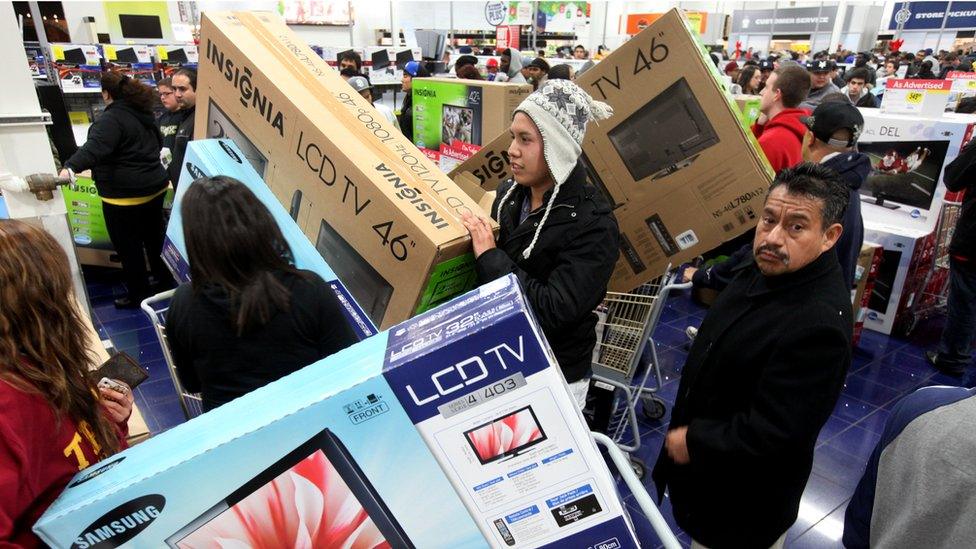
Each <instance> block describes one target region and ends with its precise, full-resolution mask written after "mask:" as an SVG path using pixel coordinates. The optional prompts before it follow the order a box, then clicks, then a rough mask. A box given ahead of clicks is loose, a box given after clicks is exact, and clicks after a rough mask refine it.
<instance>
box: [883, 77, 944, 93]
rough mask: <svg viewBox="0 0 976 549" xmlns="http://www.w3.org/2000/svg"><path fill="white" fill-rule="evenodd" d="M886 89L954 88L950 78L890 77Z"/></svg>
mask: <svg viewBox="0 0 976 549" xmlns="http://www.w3.org/2000/svg"><path fill="white" fill-rule="evenodd" d="M885 89H889V90H944V91H949V90H951V89H952V82H950V81H948V80H918V79H902V78H889V79H888V80H886V81H885Z"/></svg>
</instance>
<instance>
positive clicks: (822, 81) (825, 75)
mask: <svg viewBox="0 0 976 549" xmlns="http://www.w3.org/2000/svg"><path fill="white" fill-rule="evenodd" d="M833 65H834V62H833V61H831V60H829V59H817V60H815V61H810V62H809V63H807V72H809V73H810V93H809V94H808V95H807V100H806V101H804V102H803V103H802V104H801V105H800V108H801V109H807V110H808V111H812V110H813V109H816V108H817V105H819V104H820V101H821V100H822V99H823V98H824V96H825V95H828V94H831V93H840V88H838V87H837V86H836V85H835V84H834V83H833V82H831V81H830V71H832V70H833Z"/></svg>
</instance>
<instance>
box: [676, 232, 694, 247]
mask: <svg viewBox="0 0 976 549" xmlns="http://www.w3.org/2000/svg"><path fill="white" fill-rule="evenodd" d="M675 240H677V241H678V247H679V248H681V249H682V250H687V249H688V248H690V247H692V246H694V245H695V244H698V235H696V234H695V231H693V230H691V229H688V230H687V231H685V232H683V233H681V234H679V235H678V238H676V239H675Z"/></svg>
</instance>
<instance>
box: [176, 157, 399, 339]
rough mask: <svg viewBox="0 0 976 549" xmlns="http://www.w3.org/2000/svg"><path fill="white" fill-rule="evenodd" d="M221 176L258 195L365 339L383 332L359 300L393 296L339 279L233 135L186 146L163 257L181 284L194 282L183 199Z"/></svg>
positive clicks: (302, 263)
mask: <svg viewBox="0 0 976 549" xmlns="http://www.w3.org/2000/svg"><path fill="white" fill-rule="evenodd" d="M218 175H224V176H228V177H233V178H234V179H237V180H238V181H240V182H241V183H243V184H244V185H245V186H246V187H247V188H248V189H250V190H251V192H253V193H254V195H255V196H256V197H257V199H258V200H260V201H261V203H262V204H264V206H265V207H266V208H268V212H270V213H271V217H273V218H274V220H275V222H277V224H278V228H279V229H280V230H281V234H282V236H284V238H285V241H286V242H288V245H289V247H290V248H291V254H292V259H293V261H294V265H295V266H296V267H298V268H299V269H306V270H309V271H312V272H314V273H315V274H317V275H319V276H320V277H322V280H324V281H325V282H326V283H328V285H329V287H330V288H332V290H333V291H334V292H335V294H336V297H337V298H338V300H339V303H340V304H341V305H342V312H343V314H344V315H345V318H346V322H348V323H349V325H350V326H351V327H352V329H353V331H354V332H356V335H358V336H359V338H360V339H363V338H366V337H369V336H371V335H374V334H375V333H376V332H377V331H378V330H377V329H376V326H375V325H374V324H373V323H372V322H371V321H370V319H369V317H368V316H367V314H366V312H364V310H363V307H361V306H360V303H363V304H366V305H367V307H368V308H369V309H375V308H376V307H378V306H380V305H378V303H379V302H380V301H381V300H383V299H385V298H387V297H388V295H387V294H383V293H382V292H379V291H377V289H376V288H375V287H373V286H370V282H371V281H370V279H368V278H367V277H350V278H347V279H346V280H339V279H338V277H337V276H336V274H335V272H334V271H333V270H332V267H330V266H329V264H328V263H326V261H325V259H324V257H323V256H325V255H328V254H327V253H324V252H322V251H321V250H318V249H316V247H315V245H313V244H312V243H311V242H309V240H308V238H306V237H305V235H304V234H303V233H302V231H301V229H299V227H298V225H296V224H295V221H294V219H293V218H292V217H291V216H289V214H288V212H287V211H286V210H285V208H284V207H283V206H282V205H281V204H280V203H279V202H278V200H277V199H276V198H275V196H274V194H273V193H272V192H271V190H270V189H269V188H268V186H267V185H265V184H264V181H262V180H261V176H259V175H258V174H257V172H255V171H254V168H253V167H251V164H250V163H249V162H247V160H246V159H245V158H244V153H243V152H241V150H240V149H239V148H237V146H236V145H234V142H233V141H231V140H229V139H219V140H218V139H202V140H198V141H191V142H190V143H189V144H188V146H187V151H186V158H185V160H184V163H183V171H182V172H181V173H180V184H179V185H178V187H177V192H176V197H175V199H174V201H173V212H172V214H171V215H170V218H169V225H168V226H167V227H166V238H165V240H164V241H163V261H165V262H166V265H167V266H168V267H169V268H170V270H171V271H172V272H173V275H174V276H175V277H176V279H177V280H178V281H179V282H181V283H185V282H188V281H189V280H190V265H189V262H188V258H189V255H187V253H186V241H185V240H184V238H183V212H182V204H183V197H184V196H186V192H187V189H189V188H190V187H191V186H193V184H194V183H193V182H194V181H195V180H197V179H199V178H201V177H215V176H218ZM369 309H367V310H369Z"/></svg>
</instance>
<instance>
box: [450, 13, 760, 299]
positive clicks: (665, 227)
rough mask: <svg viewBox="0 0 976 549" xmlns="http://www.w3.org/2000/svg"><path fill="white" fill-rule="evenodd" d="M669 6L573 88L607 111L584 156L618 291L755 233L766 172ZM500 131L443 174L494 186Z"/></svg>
mask: <svg viewBox="0 0 976 549" xmlns="http://www.w3.org/2000/svg"><path fill="white" fill-rule="evenodd" d="M719 78H720V75H719V74H718V71H717V70H716V69H715V66H714V64H713V63H712V62H711V59H710V58H709V57H708V55H707V54H706V53H705V52H704V50H703V49H702V46H701V44H700V43H699V42H698V39H697V38H695V36H694V35H693V33H692V31H691V30H689V28H688V26H687V22H686V21H685V20H684V18H683V16H682V15H681V12H680V11H679V10H676V9H675V10H671V11H669V12H668V13H666V14H665V15H664V16H662V17H661V18H660V19H658V20H657V21H655V22H654V23H652V24H651V25H650V26H648V28H646V29H645V30H643V31H642V32H641V33H640V34H638V35H636V36H634V37H633V38H632V39H630V40H629V41H628V42H627V43H626V44H624V45H623V46H621V47H619V48H617V49H616V50H614V51H613V53H611V54H610V55H609V56H608V57H607V58H606V59H604V60H603V61H601V62H600V63H598V64H597V65H596V66H595V67H593V68H592V69H590V70H588V71H586V72H585V73H583V74H582V75H580V77H579V78H578V79H577V80H576V83H577V84H578V85H579V86H580V87H581V88H583V89H584V90H585V91H586V92H588V93H589V94H590V95H592V96H593V98H594V99H597V100H600V101H604V102H606V103H609V104H610V106H612V107H613V110H614V114H613V116H612V117H610V118H609V119H607V120H603V121H600V122H599V123H593V122H591V123H590V124H589V125H588V126H587V131H586V136H585V137H584V141H583V157H582V161H583V163H584V165H585V166H586V168H587V174H588V178H589V180H590V182H591V183H592V184H593V185H594V186H596V187H597V189H599V190H600V191H601V192H602V193H603V194H604V196H605V197H606V199H607V202H608V203H609V204H610V205H611V207H612V208H614V214H615V215H616V217H617V221H618V223H619V225H620V236H621V238H620V242H621V249H620V258H619V259H618V261H617V266H616V268H615V269H614V273H613V277H612V278H611V280H610V289H611V290H613V291H622V292H627V291H630V290H632V289H633V288H636V287H637V286H639V285H641V284H643V283H645V282H647V281H649V280H651V279H653V278H655V277H657V276H660V274H661V272H663V271H664V269H665V267H667V266H668V265H677V264H679V263H682V262H684V261H689V260H690V259H691V258H693V257H695V256H697V255H700V254H702V253H704V252H706V251H708V250H711V249H712V248H714V247H716V246H718V245H719V244H721V243H722V242H724V241H726V240H729V239H731V238H733V237H736V236H738V235H740V234H742V233H743V232H745V231H747V230H748V229H750V228H752V227H755V225H756V223H757V222H758V220H759V217H758V212H760V211H761V210H762V205H763V201H764V200H765V196H766V191H767V190H768V189H769V184H770V183H771V182H772V176H773V173H772V169H771V168H770V167H769V163H768V162H767V160H766V157H765V156H764V155H763V153H762V152H761V150H760V149H759V144H758V143H757V142H756V140H755V138H754V137H753V135H752V132H751V131H749V130H748V128H746V127H745V126H744V124H743V122H742V121H741V118H740V117H741V116H742V115H741V113H740V112H739V107H738V106H737V105H736V104H735V102H734V101H733V100H732V99H731V98H730V97H729V96H728V95H727V94H726V93H725V91H724V90H723V89H722V86H721V84H720V82H719ZM510 143H511V139H510V138H508V137H507V135H504V134H503V135H502V136H499V137H498V138H496V139H494V140H492V141H491V142H490V143H489V145H487V146H486V147H485V148H484V149H482V150H481V151H479V152H478V154H476V155H474V156H472V157H471V158H469V159H468V160H467V161H465V162H464V163H462V164H460V165H459V166H457V167H456V168H455V169H454V170H452V172H451V177H453V178H454V179H455V181H457V182H458V184H459V185H460V184H478V185H480V186H481V187H482V189H484V190H486V191H492V190H494V189H495V188H496V187H497V186H498V185H499V184H500V183H501V182H502V181H504V180H506V179H508V178H510V177H511V169H510V166H509V165H508V158H507V153H505V151H506V149H507V148H508V145H509V144H510Z"/></svg>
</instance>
